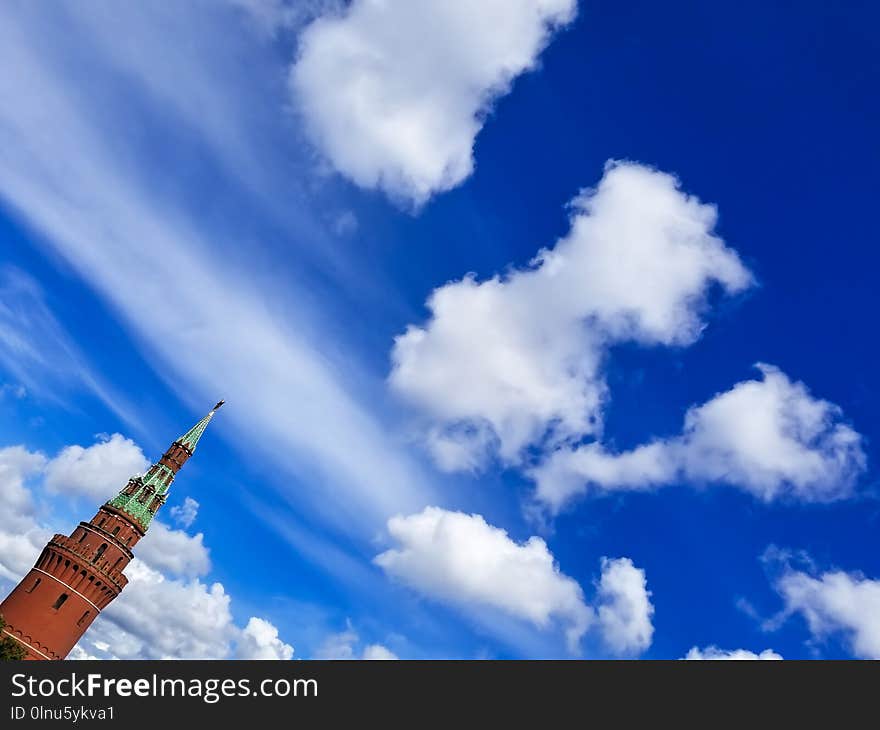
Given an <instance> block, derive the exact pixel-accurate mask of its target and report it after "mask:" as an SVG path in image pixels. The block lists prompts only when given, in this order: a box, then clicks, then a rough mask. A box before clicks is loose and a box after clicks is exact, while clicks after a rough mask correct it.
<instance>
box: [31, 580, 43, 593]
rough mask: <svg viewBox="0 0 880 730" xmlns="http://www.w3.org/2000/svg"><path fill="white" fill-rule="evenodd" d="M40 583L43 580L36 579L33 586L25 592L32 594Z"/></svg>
mask: <svg viewBox="0 0 880 730" xmlns="http://www.w3.org/2000/svg"><path fill="white" fill-rule="evenodd" d="M42 582H43V579H42V578H37V579H36V580H35V581H34V584H33V585H32V586H31V587H30V588H28V590H27V592H28V593H33V592H34V590H35V589H36V587H37V586H38V585H40V583H42Z"/></svg>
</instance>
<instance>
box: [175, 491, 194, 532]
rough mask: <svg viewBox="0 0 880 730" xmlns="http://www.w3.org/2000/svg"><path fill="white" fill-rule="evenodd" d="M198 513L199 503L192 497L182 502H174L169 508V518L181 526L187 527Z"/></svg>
mask: <svg viewBox="0 0 880 730" xmlns="http://www.w3.org/2000/svg"><path fill="white" fill-rule="evenodd" d="M198 514H199V503H198V502H196V500H194V499H193V498H192V497H187V498H186V499H184V500H183V504H176V505H174V506H173V507H172V508H171V519H173V520H174V521H175V522H176V523H177V524H178V525H180V526H182V527H189V526H190V525H192V523H193V522H195V521H196V517H197V516H198Z"/></svg>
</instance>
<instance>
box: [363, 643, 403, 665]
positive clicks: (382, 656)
mask: <svg viewBox="0 0 880 730" xmlns="http://www.w3.org/2000/svg"><path fill="white" fill-rule="evenodd" d="M363 658H364V659H366V660H367V661H390V660H394V659H398V658H399V657H398V656H397V654H395V653H394V652H393V651H391V650H390V649H389V648H388V647H386V646H382V644H368V645H367V646H365V647H364V653H363Z"/></svg>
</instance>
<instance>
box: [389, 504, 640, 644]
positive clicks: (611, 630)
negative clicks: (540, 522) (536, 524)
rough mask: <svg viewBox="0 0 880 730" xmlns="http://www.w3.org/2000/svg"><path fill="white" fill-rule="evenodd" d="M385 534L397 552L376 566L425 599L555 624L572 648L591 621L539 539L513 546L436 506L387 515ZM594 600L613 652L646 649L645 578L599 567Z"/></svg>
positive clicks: (624, 562)
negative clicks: (419, 510) (415, 512)
mask: <svg viewBox="0 0 880 730" xmlns="http://www.w3.org/2000/svg"><path fill="white" fill-rule="evenodd" d="M388 532H389V534H390V536H391V538H392V539H393V540H394V541H395V542H396V543H397V544H398V547H395V548H391V549H389V550H387V551H385V552H383V553H381V554H380V555H378V556H377V557H376V558H375V562H376V563H377V564H378V565H379V566H381V567H382V568H383V569H384V570H385V571H386V573H388V575H390V576H391V577H393V578H396V579H397V580H400V581H401V582H403V583H405V584H407V585H409V586H410V587H412V588H414V589H416V590H417V591H419V592H420V593H423V594H425V595H426V596H429V597H432V598H434V599H436V600H440V601H444V602H447V603H450V604H452V605H455V606H458V607H459V608H462V609H464V610H468V609H478V610H479V609H482V608H484V607H487V608H490V609H494V610H497V611H500V612H502V613H505V614H508V615H510V616H513V617H514V618H518V619H521V620H524V621H527V622H529V623H531V624H532V625H534V626H536V627H538V628H539V629H547V628H549V627H550V626H551V625H554V624H556V625H560V626H562V627H563V628H564V630H565V634H566V638H567V641H568V645H569V648H570V649H571V650H572V651H575V650H576V649H577V646H578V645H579V643H580V640H581V638H582V636H583V635H584V633H585V632H586V631H587V629H588V628H589V627H590V625H591V624H592V623H593V622H594V620H595V612H594V610H593V609H592V608H591V607H590V606H588V605H587V603H586V601H585V600H584V593H583V590H582V589H581V587H580V586H579V585H578V583H577V582H576V581H575V580H573V579H572V578H570V577H568V576H567V575H565V574H563V573H562V572H561V571H560V569H559V566H558V565H557V564H556V560H555V559H554V557H553V555H552V554H551V553H550V550H549V549H548V548H547V544H546V543H545V542H544V540H542V539H541V538H540V537H534V536H533V537H530V538H529V539H528V540H526V541H525V542H522V543H518V542H516V541H514V540H512V539H511V538H510V537H509V536H508V534H507V532H505V531H504V530H502V529H500V528H498V527H494V526H492V525H490V524H488V523H487V522H486V521H485V519H484V518H483V517H482V516H481V515H476V514H471V515H468V514H464V513H462V512H450V511H447V510H443V509H440V508H439V507H427V508H425V509H424V510H423V511H422V512H420V513H417V514H412V515H409V516H407V517H403V516H397V517H393V518H391V519H390V520H389V521H388ZM640 591H641V594H640ZM598 601H599V609H598V611H599V629H600V631H601V634H602V638H603V639H604V641H605V643H606V644H607V645H608V646H609V648H610V649H611V650H612V651H614V652H615V653H617V652H621V651H622V652H623V653H631V652H634V651H638V650H641V649H644V648H646V647H647V646H648V645H649V644H650V639H651V632H652V629H651V626H650V616H651V613H652V611H653V608H652V607H651V605H650V602H649V600H648V594H647V593H646V591H645V584H644V573H643V572H642V571H640V570H638V569H636V568H634V567H633V565H632V562H631V561H629V560H628V559H626V558H623V559H619V560H607V561H604V562H603V575H602V578H601V579H600V583H599V589H598Z"/></svg>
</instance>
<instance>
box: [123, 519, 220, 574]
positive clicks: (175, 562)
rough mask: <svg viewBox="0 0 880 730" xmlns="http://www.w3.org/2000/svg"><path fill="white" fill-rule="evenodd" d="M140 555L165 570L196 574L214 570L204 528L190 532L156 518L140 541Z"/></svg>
mask: <svg viewBox="0 0 880 730" xmlns="http://www.w3.org/2000/svg"><path fill="white" fill-rule="evenodd" d="M137 551H138V557H140V559H141V560H143V561H144V562H145V563H146V564H147V565H149V566H150V567H151V568H154V569H156V570H158V571H161V572H163V573H171V574H173V575H182V576H186V577H189V578H193V577H195V576H197V575H205V574H206V573H208V572H210V570H211V558H210V554H209V551H208V548H206V547H205V544H204V535H202V533H201V532H199V533H197V534H195V535H190V534H188V533H186V532H184V531H183V530H173V529H171V528H170V527H168V525H166V524H165V523H164V522H161V521H160V520H153V522H152V523H151V524H150V529H149V531H148V532H147V534H146V536H145V537H144V538H143V539H142V540H141V541H140V542H139V543H138V544H137Z"/></svg>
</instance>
